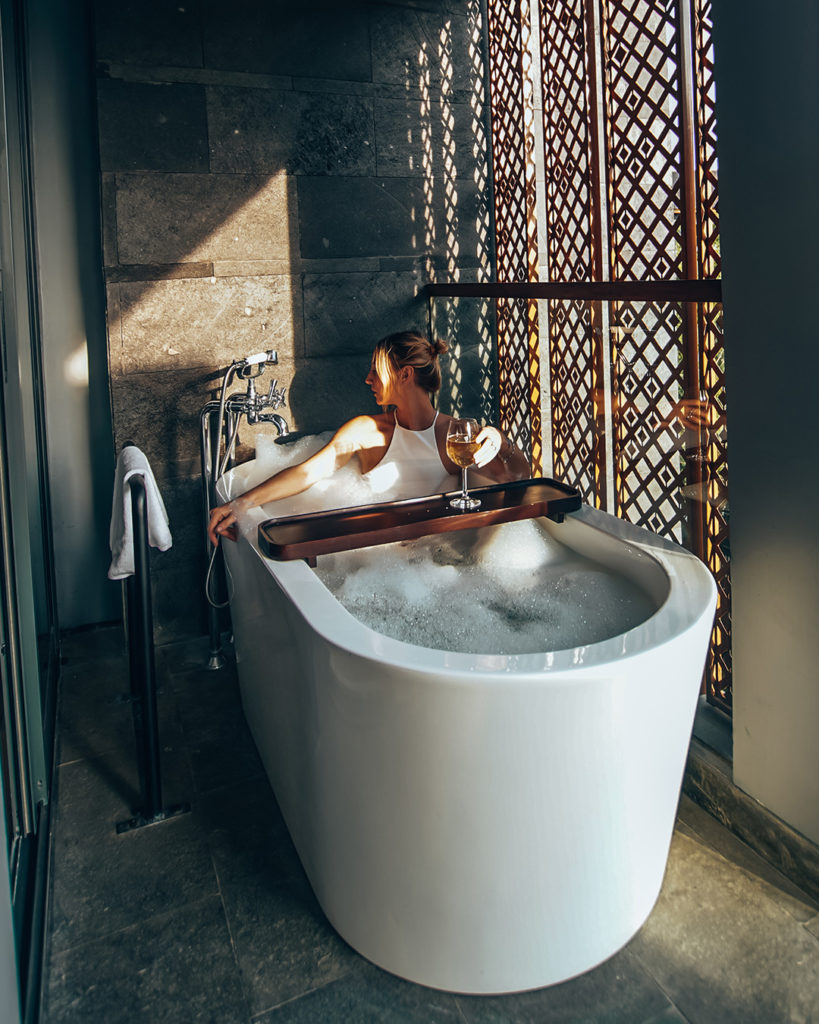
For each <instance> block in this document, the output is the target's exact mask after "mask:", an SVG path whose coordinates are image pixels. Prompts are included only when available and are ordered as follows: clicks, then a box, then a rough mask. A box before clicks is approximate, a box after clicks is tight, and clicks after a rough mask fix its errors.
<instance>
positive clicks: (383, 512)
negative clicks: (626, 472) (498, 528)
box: [259, 478, 581, 562]
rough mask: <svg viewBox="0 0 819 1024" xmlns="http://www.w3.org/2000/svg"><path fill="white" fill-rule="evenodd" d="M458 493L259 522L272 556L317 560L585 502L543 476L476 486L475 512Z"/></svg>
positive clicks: (554, 514)
mask: <svg viewBox="0 0 819 1024" xmlns="http://www.w3.org/2000/svg"><path fill="white" fill-rule="evenodd" d="M456 493H457V492H456V491H451V492H449V493H448V494H430V495H427V496H426V497H423V498H405V499H403V500H402V501H386V502H380V503H377V504H373V505H360V506H357V507H355V508H340V509H332V510H330V511H328V512H310V513H307V514H305V515H299V516H288V517H286V518H282V519H268V520H266V521H265V522H263V523H262V524H261V525H260V526H259V547H260V548H261V550H262V551H263V552H264V554H265V555H267V556H268V558H275V559H276V560H277V561H280V562H282V561H290V560H292V559H294V558H306V559H308V560H312V559H314V558H315V557H316V556H317V555H328V554H330V553H332V552H334V551H350V550H352V549H353V548H367V547H373V546H375V545H376V544H391V543H392V542H393V541H398V540H414V539H415V538H416V537H424V536H427V535H428V534H435V533H448V532H449V531H451V530H467V529H470V528H472V527H475V526H493V525H494V524H496V523H509V522H513V521H514V520H518V519H534V518H536V517H537V516H547V517H548V518H549V519H554V520H555V521H556V522H561V521H562V519H563V516H564V515H565V514H566V513H567V512H575V511H576V510H577V509H579V508H580V505H581V501H580V492H579V491H578V490H577V489H576V488H574V487H567V486H566V485H565V484H561V483H558V482H557V481H556V480H546V479H542V478H535V479H532V480H517V481H515V482H514V483H508V484H491V485H490V486H489V487H473V488H470V491H469V493H470V494H471V495H474V496H475V497H476V498H480V500H481V507H480V508H478V509H475V511H474V512H459V511H458V510H457V509H453V508H450V507H449V502H450V499H451V498H452V497H453V496H454V495H455V494H456Z"/></svg>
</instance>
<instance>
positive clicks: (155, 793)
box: [117, 473, 190, 833]
mask: <svg viewBox="0 0 819 1024" xmlns="http://www.w3.org/2000/svg"><path fill="white" fill-rule="evenodd" d="M129 485H130V488H131V528H132V532H133V542H134V572H133V574H132V575H131V576H129V577H128V579H127V581H126V616H127V620H128V623H127V625H128V660H129V668H130V671H131V698H132V704H133V711H134V732H135V736H136V755H137V768H138V772H139V787H140V797H141V806H140V807H139V808H138V809H137V811H136V814H135V816H134V817H133V818H131V819H130V820H128V821H121V822H118V824H117V832H118V833H122V832H128V831H130V830H131V829H135V828H141V827H142V826H143V825H152V824H154V823H155V822H158V821H164V820H165V819H166V818H170V817H174V816H176V815H177V814H184V813H185V812H187V811H189V810H190V803H188V802H187V801H186V802H185V803H182V804H178V805H176V806H174V807H171V808H167V809H165V810H163V808H162V777H161V766H160V760H159V723H158V713H157V699H156V697H157V695H156V664H155V661H154V619H153V611H152V608H151V572H150V562H149V553H148V515H147V508H146V498H145V478H144V476H142V475H141V474H139V473H135V474H134V475H133V476H131V477H130V479H129Z"/></svg>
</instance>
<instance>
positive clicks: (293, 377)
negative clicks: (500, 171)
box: [96, 0, 491, 638]
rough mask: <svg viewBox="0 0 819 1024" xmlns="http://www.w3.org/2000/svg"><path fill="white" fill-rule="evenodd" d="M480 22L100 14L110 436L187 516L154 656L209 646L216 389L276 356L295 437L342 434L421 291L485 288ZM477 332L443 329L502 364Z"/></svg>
mask: <svg viewBox="0 0 819 1024" xmlns="http://www.w3.org/2000/svg"><path fill="white" fill-rule="evenodd" d="M480 9H481V4H480V2H479V0H466V2H456V0H429V2H407V3H378V2H373V3H358V4H340V3H326V2H325V3H316V2H307V3H288V4H282V3H277V2H271V0H233V2H231V3H224V2H222V0H219V2H217V0H185V2H184V3H182V4H180V3H178V2H176V0H174V2H168V0H143V2H140V3H120V4H110V3H108V0H97V2H96V56H97V73H98V116H99V146H100V160H101V169H102V196H103V245H104V262H105V277H106V287H107V309H108V344H109V365H110V374H111V391H112V405H113V424H114V434H115V443H116V446H117V449H119V447H120V446H121V445H122V444H123V443H124V442H125V441H127V440H130V441H133V442H134V443H135V444H137V445H138V446H139V447H141V448H142V449H143V451H144V452H145V453H146V455H147V456H148V458H149V459H150V460H151V464H152V466H153V468H154V472H155V474H156V476H157V479H158V481H159V483H160V487H161V488H162V491H163V496H164V498H165V501H166V504H167V506H168V510H169V514H170V518H171V529H172V532H173V536H174V546H173V548H172V549H171V551H170V552H168V553H166V554H163V555H159V556H157V557H156V558H155V559H154V583H155V588H154V589H155V619H156V623H157V633H158V636H159V637H160V638H170V637H173V636H176V635H182V634H185V633H192V632H200V631H201V630H203V629H204V621H205V620H204V601H203V599H202V597H201V595H202V582H203V578H204V551H203V542H202V536H201V531H202V525H201V508H200V491H199V487H200V484H199V478H198V414H199V410H200V408H201V407H202V405H203V404H204V403H205V402H206V401H207V400H208V399H209V398H210V397H212V396H213V389H214V388H215V387H217V386H218V384H219V380H218V379H217V378H218V371H220V370H222V369H224V367H226V366H227V365H228V364H229V363H230V361H231V360H232V359H234V358H237V357H240V356H243V355H247V354H249V353H252V352H258V351H261V350H263V349H269V348H275V349H276V350H277V351H278V355H279V366H278V368H277V372H276V373H275V376H276V377H277V378H278V380H279V381H280V383H282V384H285V385H286V386H287V388H288V407H287V408H286V409H284V410H282V411H283V412H284V413H285V415H286V418H287V420H288V422H289V423H290V426H291V428H292V429H293V430H299V431H309V432H314V431H320V430H326V429H332V428H335V427H336V426H338V425H339V424H340V423H341V422H343V421H344V420H345V419H347V418H349V416H351V415H353V414H354V413H357V412H364V411H375V408H374V406H373V405H372V397H371V395H370V392H369V389H368V388H367V387H366V385H365V384H364V377H365V375H366V373H367V370H368V367H369V353H370V351H371V349H372V345H373V343H374V341H376V340H377V339H378V338H379V337H381V336H382V335H383V334H386V333H389V332H391V331H395V330H402V329H405V328H408V327H419V328H422V329H424V330H425V329H426V325H427V315H428V311H427V304H426V301H425V300H424V299H423V297H422V294H421V292H422V288H423V285H424V284H425V283H426V282H427V281H430V280H436V279H437V280H447V279H448V280H462V281H471V280H480V279H487V278H488V277H489V276H490V269H489V267H490V259H491V254H490V252H489V248H488V239H489V235H490V232H489V212H488V211H489V206H490V202H489V195H488V156H487V153H488V141H487V140H488V133H487V128H486V123H487V116H488V115H487V107H486V101H485V96H484V84H485V69H484V62H483V56H482V54H483V28H482V25H481V15H480ZM476 308H477V307H476ZM464 315H465V313H464V311H463V310H462V311H461V312H458V310H457V309H453V308H452V307H447V312H446V315H445V316H443V317H440V316H439V318H438V319H437V320H436V329H437V330H438V331H439V332H440V331H441V329H442V323H441V320H442V319H443V321H444V323H443V329H444V330H446V328H447V325H448V327H449V329H450V330H452V331H454V332H456V333H460V335H461V345H462V351H461V348H458V347H457V346H456V351H455V356H454V361H455V362H457V359H458V358H459V357H460V356H461V355H463V357H464V359H463V362H464V365H474V366H477V367H485V366H486V363H487V360H486V351H485V349H486V339H483V341H480V343H479V339H478V337H477V334H476V331H477V330H478V325H477V323H476V322H474V315H472V314H469V316H467V319H470V317H471V318H472V321H473V322H472V323H471V324H470V325H469V327H468V328H465V327H464V325H463V323H462V320H463V317H464ZM452 340H457V339H452ZM481 346H482V347H481ZM467 356H468V357H469V358H466V357H467ZM476 356H477V358H475V357H476ZM454 365H455V364H454V363H453V366H454ZM455 370H456V371H457V367H455ZM270 379H271V374H270V373H269V372H268V374H267V375H266V377H265V378H263V379H262V381H261V382H260V383H265V382H266V381H269V380H270ZM452 379H453V381H456V380H457V384H455V385H454V387H455V391H457V390H458V388H461V390H462V388H463V384H462V382H461V381H460V378H459V375H458V373H457V372H454V373H453V377H452ZM453 394H454V392H453ZM456 397H457V396H456ZM450 399H452V394H451V395H450ZM253 430H254V428H245V429H244V430H243V431H242V432H241V435H240V437H241V442H242V451H243V452H245V453H247V452H248V451H252V448H253V443H254V432H253Z"/></svg>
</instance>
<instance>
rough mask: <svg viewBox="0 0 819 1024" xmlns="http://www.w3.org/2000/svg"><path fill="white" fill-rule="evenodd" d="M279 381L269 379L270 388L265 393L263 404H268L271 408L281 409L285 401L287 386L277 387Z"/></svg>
mask: <svg viewBox="0 0 819 1024" xmlns="http://www.w3.org/2000/svg"><path fill="white" fill-rule="evenodd" d="M278 383H279V382H278V381H277V380H274V381H271V384H270V390H269V391H268V393H267V400H266V401H265V405H268V406H270V408H271V409H281V407H282V406H283V405H284V404H285V403H286V401H287V399H286V397H285V396H286V393H287V388H277V387H276V385H277V384H278Z"/></svg>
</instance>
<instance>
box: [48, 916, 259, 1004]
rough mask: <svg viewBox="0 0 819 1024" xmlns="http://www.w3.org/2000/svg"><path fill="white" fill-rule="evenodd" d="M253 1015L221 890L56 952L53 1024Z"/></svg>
mask: <svg viewBox="0 0 819 1024" xmlns="http://www.w3.org/2000/svg"><path fill="white" fill-rule="evenodd" d="M249 1017H250V1014H249V1010H248V1006H247V1003H246V1000H245V997H244V993H243V992H242V988H241V984H240V981H239V972H238V970H237V967H236V962H235V959H234V956H233V950H232V947H231V942H230V935H229V934H228V930H227V927H226V925H225V919H224V914H223V913H222V905H221V901H220V900H219V897H218V896H210V897H207V898H205V899H203V900H201V901H199V902H197V903H194V904H190V905H188V906H186V907H183V908H181V909H178V910H176V911H174V912H172V913H166V914H160V915H158V916H156V917H153V918H151V919H149V920H146V921H143V922H141V923H140V924H138V925H133V926H131V927H129V928H125V929H123V930H121V931H117V932H115V933H113V934H112V935H108V936H106V937H105V938H104V939H99V940H96V941H94V942H90V943H86V944H84V945H82V946H78V947H76V948H74V949H71V950H68V951H65V952H62V953H58V954H56V955H55V956H53V957H52V962H51V972H50V978H49V985H48V991H47V994H46V1003H45V1010H44V1013H43V1020H44V1021H48V1024H97V1022H99V1024H102V1022H105V1024H132V1022H133V1021H137V1020H142V1021H151V1022H160V1021H161V1022H166V1024H171V1022H178V1024H193V1022H213V1024H228V1022H230V1024H241V1022H244V1021H248V1020H249Z"/></svg>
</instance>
